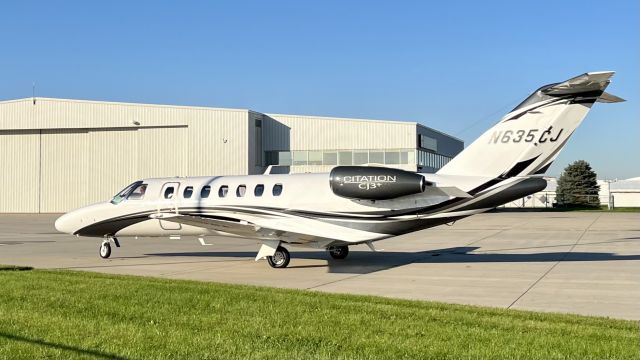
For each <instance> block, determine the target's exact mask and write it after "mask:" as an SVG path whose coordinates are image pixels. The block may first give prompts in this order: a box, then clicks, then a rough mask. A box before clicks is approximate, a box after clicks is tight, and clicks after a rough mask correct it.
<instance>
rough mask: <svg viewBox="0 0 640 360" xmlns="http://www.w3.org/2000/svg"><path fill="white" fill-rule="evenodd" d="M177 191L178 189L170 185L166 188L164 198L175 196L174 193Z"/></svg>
mask: <svg viewBox="0 0 640 360" xmlns="http://www.w3.org/2000/svg"><path fill="white" fill-rule="evenodd" d="M175 192H176V189H175V188H174V187H173V186H169V187H167V188H166V189H164V198H165V199H171V198H172V197H173V193H175Z"/></svg>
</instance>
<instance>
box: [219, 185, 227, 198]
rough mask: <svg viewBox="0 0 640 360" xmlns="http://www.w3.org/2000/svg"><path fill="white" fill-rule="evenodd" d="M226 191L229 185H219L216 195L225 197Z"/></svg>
mask: <svg viewBox="0 0 640 360" xmlns="http://www.w3.org/2000/svg"><path fill="white" fill-rule="evenodd" d="M228 192H229V187H228V186H227V185H222V186H220V189H218V196H219V197H225V196H227V193H228Z"/></svg>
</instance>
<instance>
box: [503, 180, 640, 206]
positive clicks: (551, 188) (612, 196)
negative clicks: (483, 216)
mask: <svg viewBox="0 0 640 360" xmlns="http://www.w3.org/2000/svg"><path fill="white" fill-rule="evenodd" d="M545 180H547V187H546V188H545V189H544V190H543V191H540V192H537V193H535V194H533V195H529V196H526V197H524V198H522V199H518V200H515V201H512V202H510V203H507V204H505V205H503V206H501V207H504V208H550V207H553V204H555V203H556V188H557V186H558V180H557V179H556V178H554V177H545ZM598 185H600V192H599V193H598V199H599V200H600V204H601V205H602V206H609V207H611V208H613V207H640V177H635V178H631V179H627V180H598Z"/></svg>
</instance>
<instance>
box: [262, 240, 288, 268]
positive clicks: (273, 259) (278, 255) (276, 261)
mask: <svg viewBox="0 0 640 360" xmlns="http://www.w3.org/2000/svg"><path fill="white" fill-rule="evenodd" d="M289 261H291V255H289V251H288V250H287V249H285V248H283V247H282V246H278V248H277V249H276V252H275V254H273V256H267V262H268V263H269V266H271V267H272V268H274V269H282V268H286V267H287V266H289Z"/></svg>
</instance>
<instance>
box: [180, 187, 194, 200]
mask: <svg viewBox="0 0 640 360" xmlns="http://www.w3.org/2000/svg"><path fill="white" fill-rule="evenodd" d="M191 195H193V186H187V187H186V188H184V191H183V192H182V197H183V198H185V199H189V198H191Z"/></svg>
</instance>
